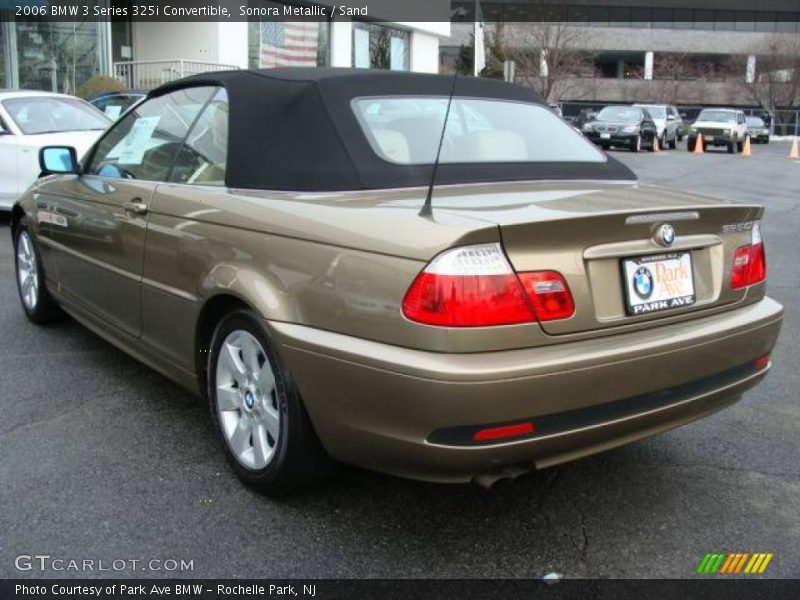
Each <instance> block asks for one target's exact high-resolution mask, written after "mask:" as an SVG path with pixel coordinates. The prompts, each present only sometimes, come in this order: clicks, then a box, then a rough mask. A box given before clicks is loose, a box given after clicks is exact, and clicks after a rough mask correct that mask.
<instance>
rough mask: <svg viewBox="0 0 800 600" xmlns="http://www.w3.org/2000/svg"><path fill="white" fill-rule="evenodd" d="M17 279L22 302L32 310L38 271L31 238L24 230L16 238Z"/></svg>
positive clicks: (36, 292)
mask: <svg viewBox="0 0 800 600" xmlns="http://www.w3.org/2000/svg"><path fill="white" fill-rule="evenodd" d="M17 281H18V283H19V290H20V296H21V297H22V302H23V304H25V307H26V308H27V309H28V310H34V309H35V308H36V303H37V302H38V301H39V271H38V268H37V262H36V250H35V248H34V247H33V240H31V238H30V235H29V234H28V232H27V231H25V230H23V231H21V232H20V234H19V238H17Z"/></svg>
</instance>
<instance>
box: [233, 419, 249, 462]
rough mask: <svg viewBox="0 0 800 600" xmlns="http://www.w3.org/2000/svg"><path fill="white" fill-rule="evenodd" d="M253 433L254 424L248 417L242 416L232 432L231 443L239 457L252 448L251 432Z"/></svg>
mask: <svg viewBox="0 0 800 600" xmlns="http://www.w3.org/2000/svg"><path fill="white" fill-rule="evenodd" d="M251 433H252V426H251V423H250V421H249V420H248V419H246V418H244V417H242V418H241V419H239V422H238V423H237V424H236V429H234V431H233V433H232V434H231V439H230V440H229V441H230V444H231V448H232V449H233V451H234V452H235V453H236V455H237V456H239V458H241V456H242V454H244V453H245V452H247V451H248V450H250V434H251Z"/></svg>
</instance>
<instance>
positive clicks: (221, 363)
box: [216, 329, 281, 470]
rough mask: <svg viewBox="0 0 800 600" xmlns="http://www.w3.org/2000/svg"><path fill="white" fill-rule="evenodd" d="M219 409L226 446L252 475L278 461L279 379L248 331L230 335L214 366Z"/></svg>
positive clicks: (279, 425)
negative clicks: (276, 380) (277, 381)
mask: <svg viewBox="0 0 800 600" xmlns="http://www.w3.org/2000/svg"><path fill="white" fill-rule="evenodd" d="M216 407H217V414H218V416H219V424H220V428H221V430H222V434H223V436H224V438H225V442H226V443H227V445H228V448H229V449H230V450H231V453H232V454H233V456H234V457H235V458H236V460H237V461H238V462H239V463H240V464H241V465H242V466H244V467H247V468H248V469H256V470H258V469H263V468H265V467H266V466H267V465H268V464H269V463H270V462H271V461H272V459H273V458H274V457H275V453H276V450H277V448H278V440H279V438H280V430H281V413H280V408H279V404H278V390H277V388H276V384H275V373H274V372H273V370H272V366H271V364H270V362H269V358H268V357H267V353H266V352H265V351H264V348H263V347H262V346H261V343H260V342H259V341H258V340H257V339H256V338H255V337H254V336H253V335H252V334H250V333H248V332H247V331H244V330H241V329H238V330H235V331H233V332H231V333H230V334H229V335H228V336H227V337H226V338H225V340H224V341H223V342H222V346H221V348H220V349H219V353H218V356H217V364H216Z"/></svg>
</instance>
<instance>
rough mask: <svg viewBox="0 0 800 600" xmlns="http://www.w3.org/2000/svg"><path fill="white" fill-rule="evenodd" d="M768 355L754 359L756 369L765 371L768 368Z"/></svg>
mask: <svg viewBox="0 0 800 600" xmlns="http://www.w3.org/2000/svg"><path fill="white" fill-rule="evenodd" d="M769 358H770V355H769V354H765V355H764V356H759V357H758V358H757V359H756V369H766V368H767V367H768V366H769Z"/></svg>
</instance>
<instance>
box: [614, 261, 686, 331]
mask: <svg viewBox="0 0 800 600" xmlns="http://www.w3.org/2000/svg"><path fill="white" fill-rule="evenodd" d="M692 259H693V257H692V253H691V252H690V251H688V250H687V251H678V252H667V253H663V254H649V255H645V256H631V257H625V258H623V259H622V260H620V269H621V271H622V288H623V293H624V296H625V312H626V314H628V315H629V316H637V317H638V316H643V315H650V314H653V313H659V312H663V311H668V310H675V309H680V308H686V307H689V306H692V305H694V304H695V303H696V302H697V288H696V286H695V281H694V261H693V260H692ZM659 265H660V266H659Z"/></svg>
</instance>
